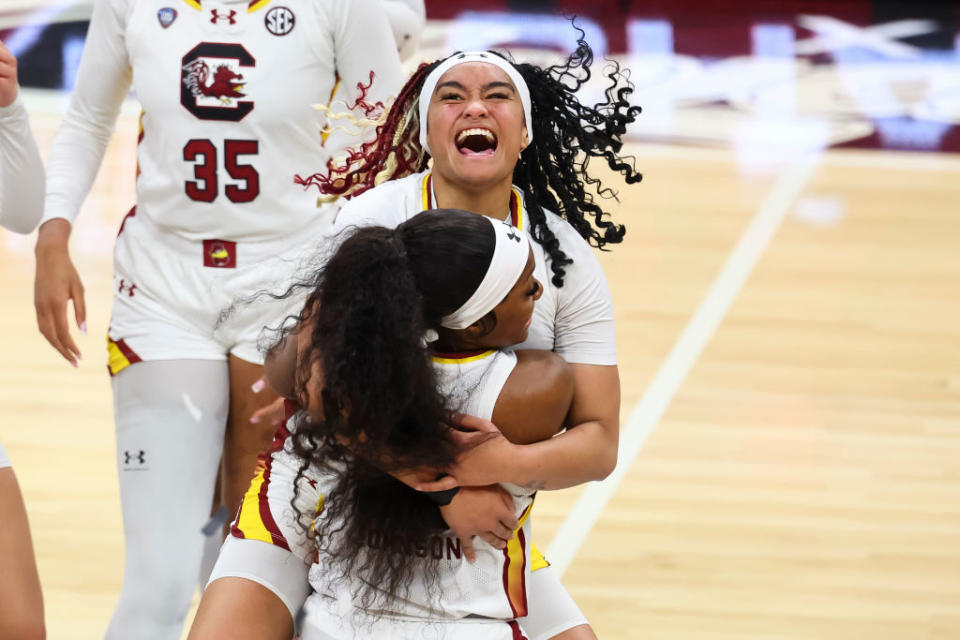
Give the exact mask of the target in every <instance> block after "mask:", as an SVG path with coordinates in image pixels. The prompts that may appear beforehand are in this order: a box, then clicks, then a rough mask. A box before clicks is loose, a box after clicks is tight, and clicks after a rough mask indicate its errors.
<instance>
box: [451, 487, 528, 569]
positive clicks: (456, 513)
mask: <svg viewBox="0 0 960 640" xmlns="http://www.w3.org/2000/svg"><path fill="white" fill-rule="evenodd" d="M440 515H441V516H443V520H444V522H446V523H447V526H448V527H450V529H452V530H453V532H454V533H455V534H456V535H457V537H458V538H460V547H461V549H463V554H464V555H465V556H466V558H467V562H470V563H473V562H475V561H476V559H477V553H476V551H475V550H474V548H473V536H480V538H481V539H482V540H484V541H485V542H487V543H488V544H490V545H491V546H492V547H494V548H496V549H503V548H504V547H506V546H507V541H509V540H510V539H511V538H512V537H513V532H514V530H515V529H516V528H517V527H518V526H519V524H520V523H519V521H518V520H517V516H516V513H514V508H513V498H511V497H510V494H509V493H507V492H506V491H504V490H503V487H500V486H497V485H490V486H488V487H463V488H461V489H460V491H458V492H457V495H455V496H453V500H452V501H451V502H450V504H448V505H444V506H442V507H440Z"/></svg>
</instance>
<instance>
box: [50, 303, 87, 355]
mask: <svg viewBox="0 0 960 640" xmlns="http://www.w3.org/2000/svg"><path fill="white" fill-rule="evenodd" d="M53 329H54V333H55V334H56V337H57V341H58V342H59V343H60V345H61V346H62V347H63V348H65V349H66V350H67V351H68V352H69V353H70V356H71V357H69V358H67V360H70V361H71V363H72V364H73V366H77V360H79V359H80V357H81V356H80V349H79V348H78V347H77V344H76V343H75V342H74V341H73V336H71V335H70V328H69V326H68V325H67V310H66V308H64V309H62V310H61V311H60V313H57V314H56V315H54V317H53ZM48 339H49V338H48ZM61 353H63V352H62V351H61Z"/></svg>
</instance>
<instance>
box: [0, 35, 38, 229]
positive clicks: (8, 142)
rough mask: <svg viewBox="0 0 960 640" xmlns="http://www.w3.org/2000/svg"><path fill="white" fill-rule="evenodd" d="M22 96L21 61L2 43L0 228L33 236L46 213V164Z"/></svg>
mask: <svg viewBox="0 0 960 640" xmlns="http://www.w3.org/2000/svg"><path fill="white" fill-rule="evenodd" d="M19 92H20V91H19V86H18V84H17V59H16V58H15V57H14V56H13V54H12V53H10V51H9V50H8V49H7V47H6V46H4V44H3V41H0V226H2V227H5V228H7V229H10V230H11V231H15V232H17V233H30V232H31V231H33V229H34V228H35V227H36V226H37V223H38V222H39V221H40V215H41V214H42V213H43V183H44V178H43V162H42V161H41V160H40V153H39V152H38V151H37V143H36V142H35V141H34V139H33V135H32V134H31V132H30V122H29V120H28V118H27V110H26V108H25V107H24V106H23V101H22V100H21V99H20V97H19Z"/></svg>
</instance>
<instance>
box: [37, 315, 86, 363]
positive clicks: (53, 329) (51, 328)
mask: <svg viewBox="0 0 960 640" xmlns="http://www.w3.org/2000/svg"><path fill="white" fill-rule="evenodd" d="M66 317H67V316H66V309H65V308H64V309H62V310H60V312H59V313H58V312H57V309H56V306H55V305H54V304H45V305H42V306H41V305H38V308H37V326H38V327H39V328H40V333H41V334H43V337H44V338H46V339H47V342H49V343H50V345H51V346H52V347H53V348H54V349H56V350H57V351H58V352H59V353H60V355H62V356H63V357H64V358H66V360H67V362H69V363H70V364H72V365H73V366H74V367H77V366H79V365H78V364H77V360H78V359H79V357H80V351H79V350H78V349H77V348H76V345H73V349H72V350H71V348H70V344H72V342H73V340H70V344H68V343H65V342H64V341H63V340H62V339H61V338H60V335H61V334H60V330H61V329H60V328H61V327H62V328H63V332H64V333H66V335H67V338H69V337H70V334H69V332H68V331H67V328H66V327H67V320H66ZM58 318H59V319H60V322H58V321H57V319H58Z"/></svg>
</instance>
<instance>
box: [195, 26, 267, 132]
mask: <svg viewBox="0 0 960 640" xmlns="http://www.w3.org/2000/svg"><path fill="white" fill-rule="evenodd" d="M256 64H257V61H256V59H254V57H253V56H252V55H250V53H249V52H248V51H247V50H246V49H245V48H244V47H243V45H240V44H235V43H225V42H201V43H200V44H198V45H197V46H195V47H194V48H193V49H191V50H190V52H189V53H187V55H185V56H183V59H182V60H181V61H180V104H182V105H183V107H184V108H185V109H186V110H187V111H189V112H190V113H192V114H193V115H195V116H197V117H198V118H200V119H201V120H226V121H228V122H239V121H241V120H243V119H244V118H245V117H246V115H247V114H248V113H250V112H251V111H253V100H240V98H244V97H246V95H247V94H246V93H244V91H243V89H244V87H245V86H246V80H245V79H244V77H243V73H242V68H244V67H254V66H256Z"/></svg>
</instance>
